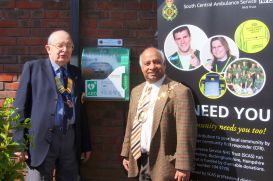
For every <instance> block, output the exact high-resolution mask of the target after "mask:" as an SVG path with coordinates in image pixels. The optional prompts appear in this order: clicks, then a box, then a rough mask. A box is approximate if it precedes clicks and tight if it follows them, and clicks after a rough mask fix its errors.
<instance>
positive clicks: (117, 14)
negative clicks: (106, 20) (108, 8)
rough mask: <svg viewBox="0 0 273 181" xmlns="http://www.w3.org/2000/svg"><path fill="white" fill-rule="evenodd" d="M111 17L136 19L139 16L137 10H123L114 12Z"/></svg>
mask: <svg viewBox="0 0 273 181" xmlns="http://www.w3.org/2000/svg"><path fill="white" fill-rule="evenodd" d="M111 18H112V20H113V19H136V18H137V12H136V11H125V12H124V11H123V12H119V11H116V12H112V13H111Z"/></svg>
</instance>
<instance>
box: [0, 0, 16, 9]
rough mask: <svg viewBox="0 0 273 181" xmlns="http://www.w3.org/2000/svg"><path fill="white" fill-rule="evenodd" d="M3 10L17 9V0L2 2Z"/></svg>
mask: <svg viewBox="0 0 273 181" xmlns="http://www.w3.org/2000/svg"><path fill="white" fill-rule="evenodd" d="M0 7H1V8H3V9H4V8H14V7H15V0H8V1H0Z"/></svg>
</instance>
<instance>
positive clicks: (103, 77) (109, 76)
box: [81, 47, 130, 101]
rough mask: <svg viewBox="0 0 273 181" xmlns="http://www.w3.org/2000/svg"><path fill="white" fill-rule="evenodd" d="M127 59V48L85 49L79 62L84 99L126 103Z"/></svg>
mask: <svg viewBox="0 0 273 181" xmlns="http://www.w3.org/2000/svg"><path fill="white" fill-rule="evenodd" d="M129 57H130V50H129V49H128V48H119V47H85V48H84V49H83V52H82V61H81V69H82V75H83V78H84V79H85V98H86V99H91V100H113V101H114V100H117V101H128V100H129Z"/></svg>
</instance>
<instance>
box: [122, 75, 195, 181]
mask: <svg viewBox="0 0 273 181" xmlns="http://www.w3.org/2000/svg"><path fill="white" fill-rule="evenodd" d="M144 86H145V83H142V84H140V85H139V86H137V87H135V88H134V89H133V90H132V92H131V101H130V106H129V113H128V119H127V127H126V132H125V137H124V142H123V147H122V152H121V156H123V157H125V158H129V172H128V176H129V177H136V176H137V175H138V172H139V168H138V166H137V162H136V161H135V160H134V158H133V157H132V153H131V150H130V137H131V136H130V135H131V129H132V125H133V121H134V117H135V115H136V110H137V105H138V101H139V100H140V96H141V93H142V90H143V88H144ZM151 134H152V135H151V146H150V153H149V167H150V171H151V177H152V180H156V181H170V180H174V175H175V171H176V169H180V170H193V168H194V152H195V145H196V134H197V121H196V116H195V111H194V101H193V97H192V94H191V91H190V90H189V88H187V87H186V86H184V85H182V84H180V83H178V82H175V81H172V80H170V79H169V78H166V79H165V80H164V82H163V84H162V86H161V87H160V90H159V93H158V99H157V101H156V103H155V108H154V120H153V126H152V133H151Z"/></svg>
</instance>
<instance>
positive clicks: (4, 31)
mask: <svg viewBox="0 0 273 181" xmlns="http://www.w3.org/2000/svg"><path fill="white" fill-rule="evenodd" d="M29 32H30V30H29V29H27V28H0V35H1V36H29Z"/></svg>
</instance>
